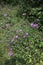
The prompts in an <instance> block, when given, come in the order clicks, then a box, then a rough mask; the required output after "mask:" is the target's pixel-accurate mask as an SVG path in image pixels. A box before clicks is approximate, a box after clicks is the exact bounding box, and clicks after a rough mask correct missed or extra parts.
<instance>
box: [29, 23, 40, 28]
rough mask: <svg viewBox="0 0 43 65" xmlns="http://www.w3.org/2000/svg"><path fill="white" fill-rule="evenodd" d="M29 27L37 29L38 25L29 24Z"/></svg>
mask: <svg viewBox="0 0 43 65" xmlns="http://www.w3.org/2000/svg"><path fill="white" fill-rule="evenodd" d="M30 26H31V27H32V28H38V27H39V26H38V24H36V23H31V24H30Z"/></svg>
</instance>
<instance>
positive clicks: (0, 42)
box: [0, 5, 43, 65]
mask: <svg viewBox="0 0 43 65" xmlns="http://www.w3.org/2000/svg"><path fill="white" fill-rule="evenodd" d="M17 9H18V7H12V6H5V7H2V6H1V5H0V65H12V64H13V65H43V41H42V38H43V35H42V32H40V31H39V30H38V29H34V28H31V26H30V24H29V22H28V20H27V19H26V20H25V21H24V18H20V17H17V16H16V14H17ZM4 14H8V16H4ZM6 24H8V26H6ZM20 29H22V30H23V32H22V33H20V32H19V30H20ZM26 33H28V36H27V37H26V38H23V35H24V34H26ZM15 35H18V39H15V40H13V41H12V39H13V37H14V36H15ZM31 42H32V43H31ZM9 45H10V47H12V50H13V56H12V57H11V58H9V57H8V52H9ZM8 62H9V63H8Z"/></svg>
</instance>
